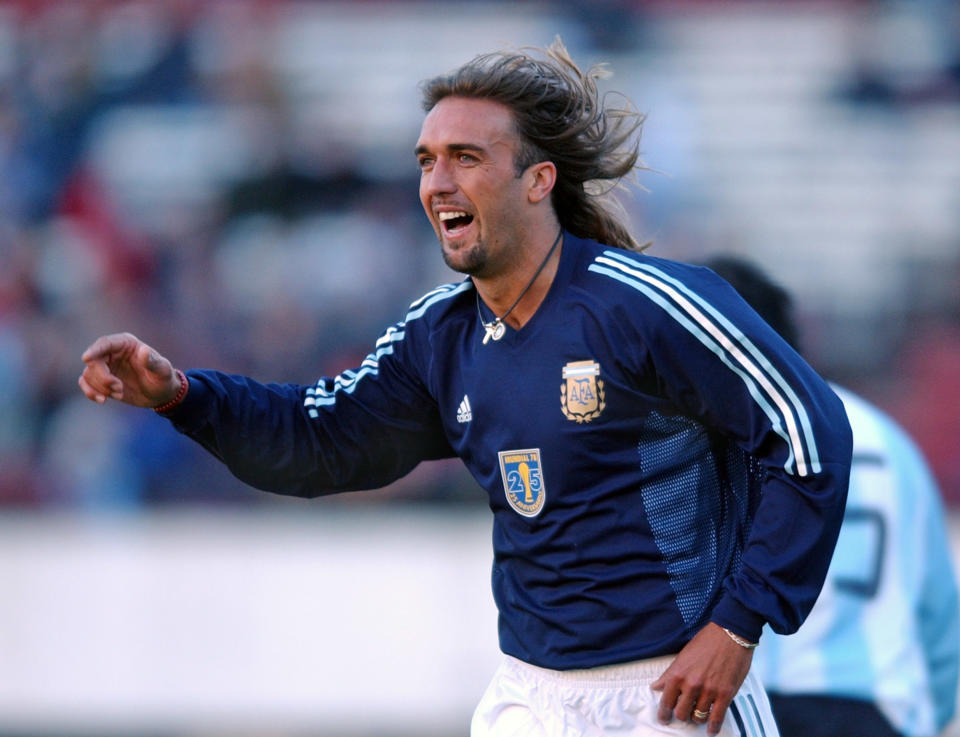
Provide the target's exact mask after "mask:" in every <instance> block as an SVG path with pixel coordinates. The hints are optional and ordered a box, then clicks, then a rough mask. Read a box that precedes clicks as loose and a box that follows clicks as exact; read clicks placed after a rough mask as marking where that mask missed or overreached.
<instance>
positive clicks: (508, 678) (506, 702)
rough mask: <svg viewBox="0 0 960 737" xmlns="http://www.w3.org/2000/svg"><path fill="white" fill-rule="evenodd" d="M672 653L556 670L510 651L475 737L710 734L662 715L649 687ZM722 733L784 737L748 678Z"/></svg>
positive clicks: (481, 710)
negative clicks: (661, 718)
mask: <svg viewBox="0 0 960 737" xmlns="http://www.w3.org/2000/svg"><path fill="white" fill-rule="evenodd" d="M672 661H673V656H667V657H663V658H651V659H649V660H638V661H635V662H633V663H624V664H622V665H610V666H603V667H600V668H589V669H584V670H572V671H556V670H549V669H547V668H538V667H536V666H533V665H530V664H528V663H524V662H523V661H521V660H517V659H516V658H512V657H510V656H509V655H505V656H504V659H503V662H502V663H501V664H500V667H499V668H497V671H496V673H495V674H494V676H493V680H492V681H491V683H490V686H489V687H488V688H487V690H486V692H485V693H484V695H483V698H482V699H481V700H480V704H479V705H478V706H477V709H476V711H475V712H474V715H473V722H472V723H471V725H470V737H606V736H607V735H616V736H617V737H663V735H681V734H682V735H695V734H706V732H707V727H706V725H704V724H701V725H696V724H692V723H685V722H680V721H674V722H673V723H671V724H669V725H663V724H660V722H659V721H658V720H657V709H658V706H659V703H660V693H658V692H656V691H653V690H652V689H651V688H650V684H651V683H653V682H654V681H656V680H657V678H659V677H660V675H661V674H662V673H663V672H664V671H665V670H666V669H667V667H668V666H669V665H670V663H671V662H672ZM720 737H779V732H778V731H777V726H776V722H775V721H774V719H773V714H772V713H771V711H770V704H769V703H768V701H767V695H766V692H765V691H764V690H763V686H762V685H761V684H760V681H759V680H758V679H757V678H755V677H754V675H753V673H750V674H748V675H747V678H746V680H745V681H744V682H743V686H741V687H740V691H739V692H738V693H737V695H736V697H735V698H734V700H733V702H732V703H731V704H730V707H729V708H728V709H727V715H726V718H725V719H724V722H723V729H722V730H721V731H720Z"/></svg>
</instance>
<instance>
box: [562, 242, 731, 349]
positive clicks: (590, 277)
mask: <svg viewBox="0 0 960 737" xmlns="http://www.w3.org/2000/svg"><path fill="white" fill-rule="evenodd" d="M584 244H585V248H583V249H582V251H581V256H580V258H579V260H578V264H577V273H576V275H575V277H574V282H575V284H576V285H577V286H578V287H579V288H580V289H581V290H582V291H583V292H586V293H589V294H590V295H592V297H593V299H594V300H596V301H598V302H601V303H605V304H606V305H607V307H608V308H609V309H610V310H611V311H613V312H617V311H620V312H622V314H621V315H620V317H621V318H623V319H625V320H628V321H630V322H635V321H637V320H640V322H641V323H642V324H643V325H645V326H646V327H647V328H650V329H656V327H655V326H658V325H659V326H661V327H662V328H664V329H671V330H675V329H678V328H684V329H686V330H687V331H690V330H701V329H703V326H704V325H707V326H710V327H711V329H712V326H713V325H715V324H717V323H722V324H727V323H728V316H739V315H743V314H744V313H745V312H747V310H746V304H745V303H744V302H743V300H742V298H741V297H740V295H738V294H737V292H736V291H734V290H733V288H732V287H730V285H729V284H727V283H726V282H725V281H724V280H723V279H721V278H720V277H719V276H717V275H716V274H715V273H714V272H712V271H711V270H710V269H707V268H705V267H702V266H695V265H692V264H686V263H683V262H680V261H674V260H671V259H666V258H660V257H656V256H650V255H647V254H646V253H638V252H635V251H627V250H624V249H619V248H611V247H609V246H603V245H601V244H597V243H592V242H590V241H585V242H584ZM736 322H741V321H740V320H739V319H738V320H736Z"/></svg>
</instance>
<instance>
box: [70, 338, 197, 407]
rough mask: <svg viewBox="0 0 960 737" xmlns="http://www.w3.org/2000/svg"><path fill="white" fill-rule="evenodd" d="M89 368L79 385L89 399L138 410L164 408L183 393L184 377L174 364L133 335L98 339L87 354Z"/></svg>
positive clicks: (84, 355)
mask: <svg viewBox="0 0 960 737" xmlns="http://www.w3.org/2000/svg"><path fill="white" fill-rule="evenodd" d="M82 358H83V362H84V363H85V364H86V366H85V367H84V369H83V373H81V374H80V378H79V380H78V382H77V383H79V384H80V389H81V390H82V391H83V393H84V394H85V395H86V396H87V398H88V399H91V400H93V401H94V402H99V403H101V404H102V403H103V402H106V401H107V399H115V400H117V401H120V402H125V403H127V404H132V405H133V406H135V407H160V406H162V405H164V404H167V403H168V402H170V401H171V400H172V399H173V398H174V397H176V396H177V394H178V393H179V391H180V388H181V381H182V378H181V376H180V375H179V374H178V373H177V372H176V371H175V370H174V368H173V366H172V365H171V363H170V361H168V360H167V359H166V358H164V357H163V356H161V355H160V354H159V353H157V352H156V351H155V350H154V349H153V348H151V347H150V346H149V345H147V344H146V343H144V342H143V341H142V340H140V339H139V338H137V337H136V336H135V335H131V334H130V333H115V334H113V335H105V336H102V337H100V338H97V339H96V340H95V341H94V342H93V343H92V344H91V345H90V346H89V347H88V348H87V350H85V351H84V352H83V356H82Z"/></svg>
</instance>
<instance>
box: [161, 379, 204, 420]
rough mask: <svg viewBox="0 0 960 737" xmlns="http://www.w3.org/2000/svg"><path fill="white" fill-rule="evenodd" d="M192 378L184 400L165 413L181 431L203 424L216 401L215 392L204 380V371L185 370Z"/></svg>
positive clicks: (164, 415)
mask: <svg viewBox="0 0 960 737" xmlns="http://www.w3.org/2000/svg"><path fill="white" fill-rule="evenodd" d="M184 373H185V374H186V375H187V378H188V379H189V380H190V389H189V390H188V391H187V394H186V396H185V397H184V398H183V401H182V402H180V403H179V404H178V405H177V406H176V407H174V408H173V409H171V410H169V411H168V412H164V413H163V415H162V416H163V417H166V418H167V419H169V420H170V421H171V422H173V424H174V427H176V428H177V429H178V430H180V431H181V432H189V431H190V430H194V429H197V428H199V427H200V426H202V425H203V424H204V423H205V422H206V419H207V417H208V416H209V408H210V405H211V403H212V402H213V401H214V394H213V392H212V391H211V390H210V387H209V386H207V383H206V382H205V381H204V380H203V373H202V372H200V371H195V370H194V371H185V372H184Z"/></svg>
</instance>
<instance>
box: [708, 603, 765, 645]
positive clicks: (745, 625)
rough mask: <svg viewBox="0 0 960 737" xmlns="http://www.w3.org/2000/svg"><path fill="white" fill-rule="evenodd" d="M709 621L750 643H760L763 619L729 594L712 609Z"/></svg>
mask: <svg viewBox="0 0 960 737" xmlns="http://www.w3.org/2000/svg"><path fill="white" fill-rule="evenodd" d="M710 621H712V622H714V623H715V624H718V625H720V626H721V627H726V628H727V629H729V630H730V631H731V632H733V633H735V634H737V635H740V637H743V638H744V639H746V640H749V641H750V642H760V634H761V633H762V632H763V625H764V624H766V620H765V619H764V618H763V617H761V616H760V615H759V614H757V613H756V612H753V611H751V610H749V609H747V608H746V607H744V606H743V605H741V604H740V602H738V601H737V600H736V599H734V598H733V597H732V596H730V595H729V594H727V595H726V596H724V597H723V598H722V599H721V600H720V603H719V604H717V606H716V608H714V610H713V614H712V616H711V617H710Z"/></svg>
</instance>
